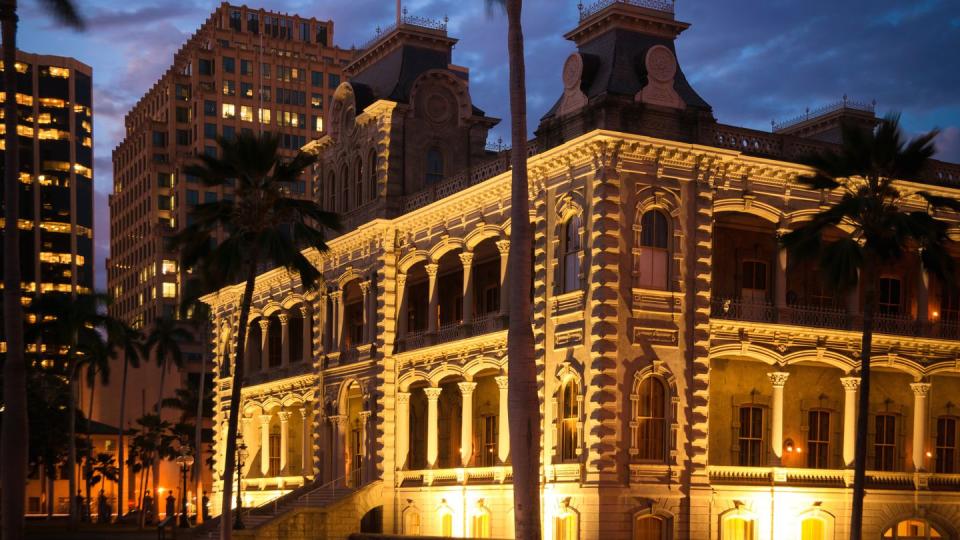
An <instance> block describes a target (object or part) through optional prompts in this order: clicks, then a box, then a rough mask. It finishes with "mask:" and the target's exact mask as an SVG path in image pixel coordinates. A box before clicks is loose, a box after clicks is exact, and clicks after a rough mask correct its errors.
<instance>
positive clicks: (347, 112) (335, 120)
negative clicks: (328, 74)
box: [327, 82, 357, 141]
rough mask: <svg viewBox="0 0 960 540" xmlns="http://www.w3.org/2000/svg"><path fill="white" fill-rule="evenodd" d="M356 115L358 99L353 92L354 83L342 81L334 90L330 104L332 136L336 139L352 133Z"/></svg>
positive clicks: (329, 124)
mask: <svg viewBox="0 0 960 540" xmlns="http://www.w3.org/2000/svg"><path fill="white" fill-rule="evenodd" d="M356 116H357V101H356V96H355V94H354V92H353V85H351V84H350V83H348V82H342V83H340V86H338V87H337V89H336V90H335V91H334V92H333V99H332V102H331V104H330V121H329V123H328V124H327V126H328V129H329V132H328V135H329V136H330V138H331V139H332V140H334V141H336V140H339V139H340V138H342V137H343V136H345V135H347V134H349V133H351V132H352V131H353V129H352V128H353V127H354V121H355V119H356Z"/></svg>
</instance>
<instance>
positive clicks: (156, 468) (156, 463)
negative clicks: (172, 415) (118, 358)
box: [150, 355, 167, 515]
mask: <svg viewBox="0 0 960 540" xmlns="http://www.w3.org/2000/svg"><path fill="white" fill-rule="evenodd" d="M166 360H167V358H166V355H164V356H163V358H161V359H160V393H159V395H158V396H157V420H158V421H161V420H162V419H163V418H162V417H161V416H160V404H161V403H162V402H163V385H164V381H165V379H166V378H167V364H166ZM152 469H153V470H152V471H151V472H150V478H151V480H152V482H151V485H152V486H153V497H154V499H155V500H157V503H158V504H159V495H157V482H158V481H159V480H160V448H159V446H158V447H157V449H156V450H155V451H154V453H153V466H152ZM158 515H159V513H158Z"/></svg>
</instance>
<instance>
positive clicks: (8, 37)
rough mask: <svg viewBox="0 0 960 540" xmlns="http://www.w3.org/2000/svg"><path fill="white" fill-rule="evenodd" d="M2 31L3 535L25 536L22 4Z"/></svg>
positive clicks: (7, 11) (8, 12) (4, 7)
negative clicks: (16, 66)
mask: <svg viewBox="0 0 960 540" xmlns="http://www.w3.org/2000/svg"><path fill="white" fill-rule="evenodd" d="M0 34H2V37H3V65H4V68H5V69H4V71H3V88H4V91H5V92H6V96H7V99H6V100H5V102H4V104H3V108H4V115H5V116H4V125H5V126H6V130H7V131H6V133H5V135H4V143H5V148H6V151H5V152H4V156H3V158H4V161H3V166H4V201H5V214H6V215H5V217H6V223H5V225H4V235H3V239H4V246H3V250H4V255H5V256H4V265H3V284H4V289H3V320H4V326H3V335H4V337H5V338H6V341H7V354H6V359H5V360H4V364H3V399H4V407H5V409H4V413H3V428H2V434H0V463H3V464H4V466H3V470H2V472H0V490H2V492H3V499H2V502H0V536H2V537H3V538H6V539H7V540H21V539H22V538H23V524H24V522H23V515H24V510H25V508H24V504H25V501H24V499H25V497H26V485H27V477H26V474H27V429H28V425H27V390H26V389H27V365H26V359H25V358H24V349H23V305H22V304H21V303H20V294H21V291H20V231H19V229H18V228H17V224H18V222H19V219H20V164H19V148H18V142H19V141H18V136H17V119H18V115H17V100H16V99H14V96H15V95H16V93H17V70H16V69H14V64H16V58H17V2H16V0H3V1H2V2H0Z"/></svg>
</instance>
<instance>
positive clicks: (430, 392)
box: [423, 388, 441, 469]
mask: <svg viewBox="0 0 960 540" xmlns="http://www.w3.org/2000/svg"><path fill="white" fill-rule="evenodd" d="M440 392H441V389H440V388H424V389H423V393H425V394H426V395H427V468H428V469H432V468H434V467H436V466H437V451H438V447H437V436H438V435H439V433H438V431H439V429H438V428H439V426H438V425H437V401H438V400H439V399H440Z"/></svg>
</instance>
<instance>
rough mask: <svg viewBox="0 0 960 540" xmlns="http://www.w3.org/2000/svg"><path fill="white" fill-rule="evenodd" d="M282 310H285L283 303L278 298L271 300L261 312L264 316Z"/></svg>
mask: <svg viewBox="0 0 960 540" xmlns="http://www.w3.org/2000/svg"><path fill="white" fill-rule="evenodd" d="M280 311H283V305H281V304H280V302H277V301H276V300H269V301H268V302H267V303H266V304H264V306H263V308H262V309H261V313H262V315H263V316H264V317H270V316H272V315H274V314H276V313H277V312H280Z"/></svg>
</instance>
